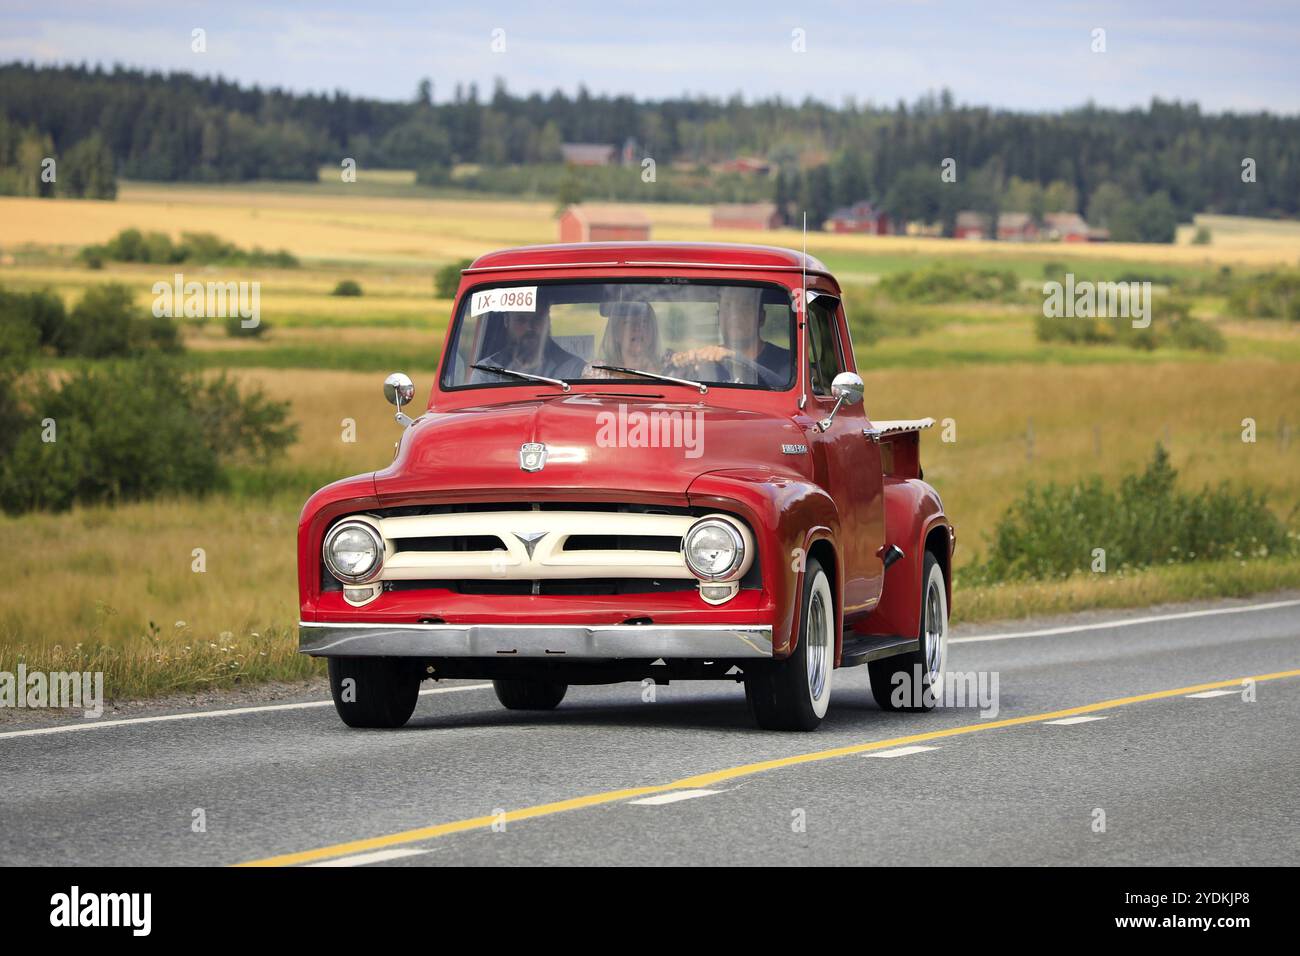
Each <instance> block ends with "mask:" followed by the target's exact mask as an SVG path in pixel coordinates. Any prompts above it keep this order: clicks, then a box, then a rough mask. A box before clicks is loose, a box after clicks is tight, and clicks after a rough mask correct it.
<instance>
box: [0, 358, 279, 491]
mask: <svg viewBox="0 0 1300 956" xmlns="http://www.w3.org/2000/svg"><path fill="white" fill-rule="evenodd" d="M6 403H8V406H7V405H6ZM6 407H11V408H16V409H17V410H18V411H17V413H16V415H13V416H12V417H16V418H17V419H18V422H17V425H16V427H14V428H13V430H12V436H13V437H12V438H10V439H9V442H10V447H9V448H8V449H6V453H5V454H4V455H3V456H2V457H0V507H2V508H3V509H4V510H5V511H7V512H9V513H11V514H17V513H20V512H23V511H30V510H34V509H50V510H61V509H65V508H68V507H70V506H71V505H73V504H74V503H89V502H103V501H110V502H117V501H128V500H134V499H142V498H149V497H152V496H155V495H158V494H162V493H165V492H181V493H194V494H202V493H204V492H208V491H211V490H213V489H215V488H217V487H219V486H220V485H221V484H222V481H223V478H224V474H223V470H222V469H223V466H225V465H227V464H232V463H236V462H239V461H243V460H259V461H260V460H265V459H266V458H268V457H270V456H271V455H272V454H274V453H275V452H278V451H280V450H282V449H283V448H285V447H287V446H288V445H289V444H290V443H292V442H293V441H294V439H295V437H296V427H295V426H293V425H292V424H289V423H288V422H287V417H288V403H287V402H271V401H268V400H267V398H266V397H265V396H264V395H263V394H262V393H261V392H260V391H253V392H250V393H248V394H241V393H240V392H239V390H238V388H237V387H236V386H235V385H234V384H233V383H232V382H230V381H229V380H227V379H226V378H225V377H224V376H223V377H221V378H217V379H214V380H210V381H207V380H205V379H204V378H203V377H202V376H201V375H200V374H199V373H197V372H185V371H183V370H181V369H180V368H179V367H178V366H176V365H175V364H174V363H171V362H168V361H166V360H164V359H162V358H160V357H158V356H151V357H147V358H145V359H140V360H135V361H123V362H114V363H110V364H106V365H101V366H97V367H83V368H81V369H80V370H78V371H77V372H75V373H74V374H73V375H72V376H71V377H70V378H68V379H67V380H66V381H65V382H63V383H62V384H56V383H53V382H51V381H50V380H48V379H44V378H42V379H40V380H39V381H38V382H37V383H36V384H35V385H34V387H33V389H32V391H31V392H30V393H29V394H23V395H18V394H16V393H15V391H14V387H13V384H12V382H9V383H7V386H6V387H5V388H3V389H0V418H3V417H4V414H5V412H4V409H5V408H6ZM47 418H48V419H53V422H54V428H55V440H54V441H52V442H45V441H43V440H42V434H41V433H42V430H43V427H44V426H43V425H42V422H43V420H44V419H47Z"/></svg>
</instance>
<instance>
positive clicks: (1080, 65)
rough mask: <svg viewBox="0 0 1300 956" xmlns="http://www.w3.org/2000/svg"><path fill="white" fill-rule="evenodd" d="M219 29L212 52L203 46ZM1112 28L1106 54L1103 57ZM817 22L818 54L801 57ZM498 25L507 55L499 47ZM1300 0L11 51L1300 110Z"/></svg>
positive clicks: (111, 18) (77, 24) (607, 84)
mask: <svg viewBox="0 0 1300 956" xmlns="http://www.w3.org/2000/svg"><path fill="white" fill-rule="evenodd" d="M195 28H202V29H204V30H205V31H206V32H207V52H205V53H195V52H193V51H192V50H191V49H190V36H191V31H192V30H193V29H195ZM1098 28H1100V29H1104V30H1105V31H1106V33H1105V39H1106V52H1104V53H1094V52H1092V50H1091V46H1092V43H1093V35H1092V34H1093V30H1095V29H1098ZM796 29H798V30H803V31H804V36H805V37H806V52H805V53H802V54H798V53H795V52H793V51H792V48H791V47H792V35H793V33H792V31H794V30H796ZM494 30H502V31H504V40H505V50H504V52H499V53H494V52H492V49H491V43H492V37H493V31H494ZM1297 51H1300V3H1297V2H1296V0H1245V2H1238V3H1231V4H1224V3H1221V2H1206V0H1185V2H1167V3H1144V2H1136V0H1133V2H1110V0H1102V2H1094V3H1068V2H1060V3H1053V2H1048V0H1043V2H1038V3H1033V2H1022V3H1011V2H1003V0H987V2H980V0H975V2H964V3H963V2H948V0H876V2H871V0H863V2H823V3H811V2H810V3H791V2H784V3H777V2H771V0H751V2H747V3H729V2H719V3H698V2H696V3H691V2H679V0H643V2H635V3H617V2H609V0H605V2H592V0H579V2H573V3H555V4H550V3H541V2H534V3H500V2H483V3H479V2H474V0H462V2H458V3H446V2H437V3H416V2H381V0H374V2H357V0H348V2H339V0H321V2H317V3H310V4H308V3H298V2H287V3H277V4H274V5H272V4H267V3H265V2H264V0H263V2H249V0H225V2H222V3H199V2H187V0H169V2H160V0H148V2H146V0H138V2H136V0H101V2H59V0H53V2H50V0H46V2H29V0H0V60H3V61H8V60H13V59H21V60H35V61H38V62H69V61H74V62H81V61H83V60H85V61H88V62H91V63H95V62H100V63H104V64H105V65H111V64H112V63H114V62H122V63H125V64H128V65H131V66H142V67H147V68H155V69H163V70H186V71H190V72H196V73H200V74H205V75H214V74H218V73H219V74H222V75H224V76H226V77H227V78H231V79H236V80H238V81H240V82H243V83H254V82H256V83H260V84H262V85H264V86H270V85H278V86H283V87H287V88H289V89H293V90H299V91H308V90H311V91H320V90H334V89H342V90H346V91H347V92H349V93H352V94H355V95H365V96H374V97H380V98H384V99H407V98H409V97H410V96H411V95H412V93H413V91H414V89H415V85H416V83H417V81H418V79H419V78H420V77H422V76H429V77H431V78H432V79H433V81H434V86H435V96H436V98H437V99H439V100H443V99H446V98H448V97H449V96H450V95H451V92H452V90H453V88H454V86H455V84H456V83H457V82H462V83H469V82H477V83H478V84H479V88H480V89H481V90H483V91H485V92H486V91H490V90H491V88H492V84H493V81H494V79H495V78H496V77H501V78H502V79H504V80H505V81H506V84H507V85H508V87H509V88H510V89H511V90H512V91H515V92H532V91H541V92H549V91H551V90H553V89H556V88H560V89H563V90H565V91H567V92H573V91H574V90H576V89H577V87H578V85H579V83H583V84H585V85H586V86H587V88H588V89H590V90H592V91H593V92H606V93H628V94H631V95H633V96H635V97H637V98H638V99H647V98H650V99H653V98H661V97H666V96H675V95H679V94H682V93H705V94H709V95H712V96H723V97H725V96H731V95H733V94H736V93H740V94H741V95H743V96H744V97H745V98H746V99H754V98H758V97H762V96H767V95H773V94H778V93H779V94H781V95H782V96H784V97H785V98H786V99H794V100H799V99H803V98H804V97H805V96H813V97H815V98H818V99H821V100H823V101H826V102H829V103H832V104H840V103H842V102H843V101H844V100H845V99H846V98H847V97H853V98H854V99H856V100H857V101H858V102H860V103H866V102H875V103H886V104H893V103H894V102H896V101H897V100H898V99H899V98H900V97H901V98H903V99H906V100H908V101H909V102H910V101H912V100H914V99H915V98H916V97H918V96H920V95H922V94H923V93H925V92H926V91H927V90H937V89H939V88H942V87H945V86H946V87H949V88H950V89H952V90H953V92H954V94H955V96H956V98H957V100H958V101H959V102H963V103H976V104H985V105H992V106H997V107H1007V108H1014V109H1028V110H1053V109H1059V108H1062V107H1069V106H1077V105H1081V104H1083V103H1085V102H1087V101H1089V100H1092V101H1094V102H1096V103H1098V104H1100V105H1104V106H1121V107H1123V106H1133V105H1143V104H1145V103H1147V102H1149V101H1150V99H1151V98H1152V97H1153V96H1159V97H1161V98H1164V99H1181V100H1185V101H1195V102H1198V103H1200V104H1201V106H1202V107H1203V108H1204V109H1206V110H1212V111H1221V110H1237V111H1256V110H1262V109H1268V110H1272V111H1274V112H1283V113H1297V112H1300V53H1297Z"/></svg>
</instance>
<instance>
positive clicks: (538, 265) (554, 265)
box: [460, 262, 622, 276]
mask: <svg viewBox="0 0 1300 956" xmlns="http://www.w3.org/2000/svg"><path fill="white" fill-rule="evenodd" d="M619 265H622V263H621V262H530V263H528V264H527V265H517V266H476V267H474V268H472V269H461V270H460V274H461V275H466V276H467V275H473V274H474V273H476V272H509V271H511V270H512V269H584V268H589V267H594V266H599V267H607V268H608V267H613V266H619Z"/></svg>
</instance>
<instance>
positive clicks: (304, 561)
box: [298, 474, 379, 621]
mask: <svg viewBox="0 0 1300 956" xmlns="http://www.w3.org/2000/svg"><path fill="white" fill-rule="evenodd" d="M377 507H379V499H378V497H376V495H375V479H374V475H373V474H366V475H356V476H354V477H352V478H343V479H341V480H339V481H336V482H334V483H333V484H329V485H326V486H325V487H324V488H322V489H320V491H318V492H316V493H315V494H314V495H312V496H311V497H310V498H308V499H307V503H306V504H305V505H303V507H302V514H301V515H300V516H299V517H298V602H299V606H300V608H301V613H302V617H301V620H304V621H314V620H316V606H317V604H318V603H319V601H320V580H321V571H320V565H321V556H320V549H321V542H322V540H323V539H324V537H325V529H326V528H327V527H329V525H330V524H331V523H332V522H333V521H334V519H335V518H337V517H339V516H340V515H345V514H352V513H355V512H358V511H367V510H369V509H372V508H377Z"/></svg>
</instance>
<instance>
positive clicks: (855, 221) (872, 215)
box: [826, 200, 892, 236]
mask: <svg viewBox="0 0 1300 956" xmlns="http://www.w3.org/2000/svg"><path fill="white" fill-rule="evenodd" d="M826 225H827V228H829V229H830V231H831V232H859V233H866V234H868V235H872V236H884V235H888V234H889V233H890V232H891V231H892V230H891V229H890V223H889V216H888V215H887V214H886V213H885V212H884V210H882V209H879V208H877V207H876V206H875V205H873V204H872V203H870V202H866V201H865V200H864V201H862V202H855V203H854V204H853V205H852V206H843V207H841V208H839V209H836V210H835V211H834V212H832V213H831V215H830V218H829V219H827V220H826Z"/></svg>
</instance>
